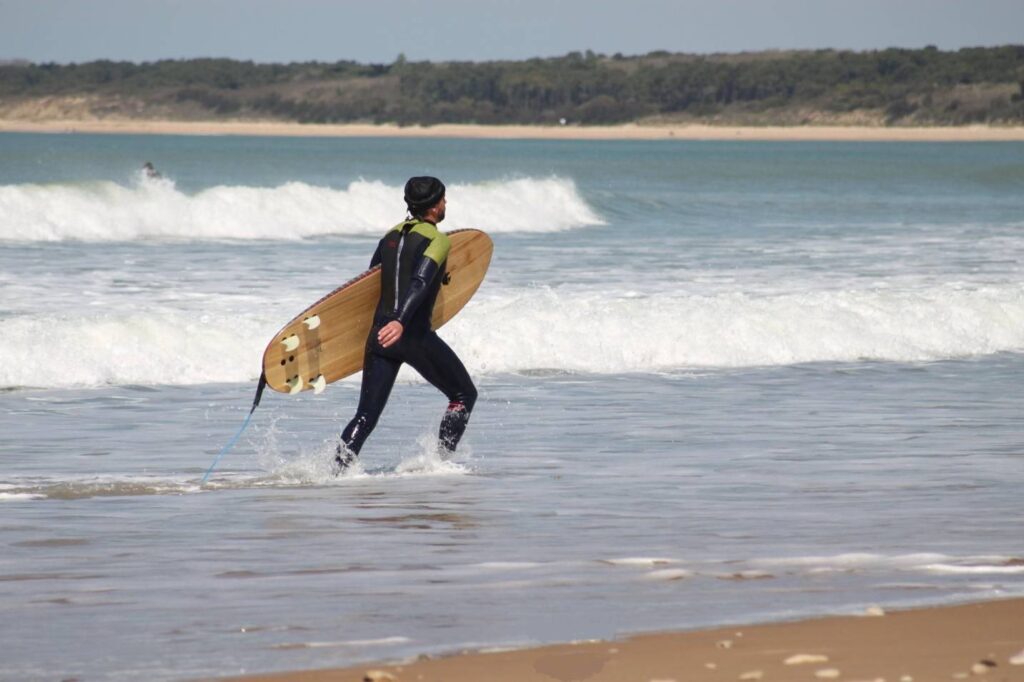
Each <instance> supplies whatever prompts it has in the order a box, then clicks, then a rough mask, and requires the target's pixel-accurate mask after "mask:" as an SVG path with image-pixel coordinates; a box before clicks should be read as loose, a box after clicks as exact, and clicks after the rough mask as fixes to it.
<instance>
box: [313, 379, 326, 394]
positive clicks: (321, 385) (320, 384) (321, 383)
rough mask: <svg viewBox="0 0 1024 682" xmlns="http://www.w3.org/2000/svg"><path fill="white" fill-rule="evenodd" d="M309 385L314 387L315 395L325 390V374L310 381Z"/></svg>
mask: <svg viewBox="0 0 1024 682" xmlns="http://www.w3.org/2000/svg"><path fill="white" fill-rule="evenodd" d="M309 385H310V386H312V387H313V393H314V394H315V395H320V394H321V393H323V392H324V389H325V388H327V379H324V375H323V374H321V375H319V376H317V378H316V379H313V380H312V381H310V382H309Z"/></svg>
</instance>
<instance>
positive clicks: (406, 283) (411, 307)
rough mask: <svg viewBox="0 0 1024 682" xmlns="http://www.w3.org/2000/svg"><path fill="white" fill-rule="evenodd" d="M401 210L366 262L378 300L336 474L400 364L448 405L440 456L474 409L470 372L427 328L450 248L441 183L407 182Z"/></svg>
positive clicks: (355, 450) (380, 406) (354, 451)
mask: <svg viewBox="0 0 1024 682" xmlns="http://www.w3.org/2000/svg"><path fill="white" fill-rule="evenodd" d="M405 203H406V206H407V207H408V209H409V212H408V216H407V218H406V220H405V221H403V222H401V223H399V224H398V225H396V226H395V227H393V228H392V229H391V230H390V231H389V232H388V233H387V234H386V235H384V237H383V238H382V239H381V240H380V243H378V244H377V250H376V251H375V252H374V254H373V258H372V259H371V260H370V267H371V268H372V267H374V266H376V265H380V266H381V291H380V300H379V301H378V302H377V309H376V311H375V312H374V317H373V326H372V327H371V329H370V335H369V336H368V337H367V339H366V350H365V352H364V355H363V383H362V388H361V389H360V392H359V406H358V408H357V409H356V415H355V417H353V418H352V421H350V422H349V423H348V426H346V427H345V429H344V430H343V431H342V432H341V444H340V445H338V453H337V456H336V458H335V461H336V462H337V465H338V467H339V469H340V470H344V469H345V468H347V467H348V466H349V465H350V464H351V463H352V462H353V461H354V460H355V458H356V457H357V456H358V455H359V451H360V450H361V449H362V447H363V443H364V442H365V441H366V439H367V437H368V436H369V435H370V433H371V432H372V431H373V428H374V427H375V426H376V425H377V420H378V419H379V418H380V415H381V412H383V410H384V406H385V405H386V404H387V401H388V397H389V396H390V395H391V388H392V387H393V386H394V384H395V377H396V376H398V370H399V368H400V367H401V366H402V363H406V362H407V363H409V365H411V366H412V368H413V369H415V370H416V371H417V372H419V373H420V375H421V376H422V377H423V378H424V379H426V380H427V381H429V382H430V383H431V384H433V385H434V386H435V387H436V388H438V389H439V390H440V391H441V392H442V393H444V394H445V396H447V398H448V409H447V410H446V411H445V413H444V416H443V417H442V418H441V428H440V430H439V433H438V439H439V441H440V446H441V448H442V450H443V451H444V452H445V453H449V454H450V453H452V452H454V451H455V448H456V446H457V445H458V444H459V439H461V438H462V434H463V432H464V431H465V430H466V425H467V424H468V423H469V414H470V412H472V410H473V404H474V403H475V402H476V397H477V393H476V387H475V386H474V385H473V380H472V379H470V377H469V372H467V371H466V368H465V366H464V365H463V364H462V361H461V360H459V357H458V356H457V355H456V354H455V351H453V350H452V349H451V348H449V347H448V344H446V343H445V342H444V341H442V340H441V338H440V337H439V336H438V335H437V334H436V333H435V332H434V331H433V330H432V329H431V326H430V318H431V316H432V315H433V311H434V302H435V301H436V300H437V294H438V291H439V290H440V288H441V285H442V284H443V279H444V277H445V264H446V261H447V258H448V249H449V246H450V242H449V240H448V237H447V236H446V235H445V234H443V233H442V232H440V231H439V230H438V229H437V224H438V223H440V222H441V221H442V220H444V215H445V205H446V203H447V202H446V199H445V187H444V183H442V182H441V181H440V180H438V179H437V178H433V177H414V178H410V179H409V181H408V182H407V183H406V184H405Z"/></svg>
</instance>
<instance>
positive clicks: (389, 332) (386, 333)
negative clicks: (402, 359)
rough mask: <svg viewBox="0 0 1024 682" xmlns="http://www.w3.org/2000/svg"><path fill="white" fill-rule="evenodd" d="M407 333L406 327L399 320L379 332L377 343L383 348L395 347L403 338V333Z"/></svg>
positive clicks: (388, 324)
mask: <svg viewBox="0 0 1024 682" xmlns="http://www.w3.org/2000/svg"><path fill="white" fill-rule="evenodd" d="M404 331H405V327H403V326H402V323H401V322H399V321H398V320H391V321H390V322H388V323H387V324H386V325H384V326H383V327H381V328H380V331H379V332H377V342H378V343H379V344H380V345H381V347H382V348H387V347H388V346H393V345H394V344H396V343H398V340H399V339H400V338H402V332H404Z"/></svg>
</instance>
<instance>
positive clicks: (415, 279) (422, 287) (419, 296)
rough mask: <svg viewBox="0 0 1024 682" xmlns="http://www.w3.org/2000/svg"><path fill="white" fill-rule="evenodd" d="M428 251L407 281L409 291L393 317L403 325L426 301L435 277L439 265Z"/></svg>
mask: <svg viewBox="0 0 1024 682" xmlns="http://www.w3.org/2000/svg"><path fill="white" fill-rule="evenodd" d="M435 241H436V240H435ZM429 251H430V249H429V248H428V249H427V252H424V254H423V256H422V257H421V258H420V260H419V262H418V263H417V264H416V269H415V270H413V273H412V277H411V278H410V279H409V289H408V291H406V293H405V298H404V299H403V300H402V305H400V306H399V307H398V313H397V315H396V316H395V317H396V319H397V320H398V321H399V322H401V323H402V324H403V325H406V324H408V323H409V319H410V318H411V317H412V316H413V313H415V312H416V310H417V309H418V308H419V307H420V305H422V303H423V301H424V300H426V298H427V294H428V292H429V291H430V285H431V283H432V282H433V281H434V278H435V277H437V271H438V270H439V265H440V264H439V263H435V262H434V260H433V258H432V257H431V256H429V255H428V252H429ZM446 255H447V254H446Z"/></svg>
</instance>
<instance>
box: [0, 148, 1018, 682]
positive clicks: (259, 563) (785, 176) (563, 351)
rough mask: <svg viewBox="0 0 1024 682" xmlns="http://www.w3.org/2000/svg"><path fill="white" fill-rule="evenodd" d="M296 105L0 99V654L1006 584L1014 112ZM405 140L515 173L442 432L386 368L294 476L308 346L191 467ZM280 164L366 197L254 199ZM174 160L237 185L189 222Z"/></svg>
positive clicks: (1012, 475)
mask: <svg viewBox="0 0 1024 682" xmlns="http://www.w3.org/2000/svg"><path fill="white" fill-rule="evenodd" d="M315 142H316V144H314V141H310V140H248V141H247V140H235V139H217V138H181V139H177V138H145V137H141V138H130V137H129V138H120V137H118V138H102V137H88V136H74V137H64V136H56V137H37V136H10V135H8V136H0V150H4V151H5V152H9V154H6V155H4V156H0V159H11V158H15V157H14V156H11V155H10V154H14V153H17V154H21V157H20V158H23V159H28V160H30V161H32V163H26V164H22V165H19V166H17V167H15V166H13V165H11V164H10V163H9V162H8V161H0V183H3V184H0V234H2V235H3V238H0V265H2V267H0V289H2V291H3V295H2V296H0V301H2V303H0V331H2V332H3V333H4V336H5V337H6V338H7V340H8V343H7V344H6V345H4V346H2V347H0V384H2V385H3V386H4V390H3V392H0V433H3V434H4V436H3V438H2V439H0V458H2V462H3V471H2V473H0V511H2V517H0V544H2V545H3V547H4V551H3V552H2V553H0V599H2V602H0V603H2V604H3V605H4V617H3V618H2V619H0V641H3V642H4V643H5V647H4V648H5V652H4V656H3V662H2V663H0V678H2V679H11V680H25V679H55V678H58V677H71V676H73V677H76V678H79V679H82V680H116V679H125V680H128V679H140V678H141V677H145V678H146V679H155V680H161V679H187V678H194V677H201V676H211V675H226V674H230V673H238V672H243V671H250V672H255V671H270V670H289V669H297V668H307V667H327V666H333V665H345V664H351V663H355V662H360V661H368V660H377V659H391V658H401V657H406V656H415V655H417V654H419V653H422V652H433V653H439V652H446V651H452V650H458V649H462V648H466V647H495V646H515V645H524V644H532V643H540V642H552V641H566V640H572V639H583V638H590V637H614V636H618V635H623V634H627V633H632V632H638V631H646V630H657V629H663V628H694V627H703V626H708V625H713V624H720V623H731V622H735V623H739V622H750V621H755V620H769V619H785V618H794V617H798V616H803V615H817V614H825V613H837V612H839V613H856V612H862V611H863V610H864V609H865V608H866V607H867V606H868V605H871V604H881V605H883V606H886V607H893V606H900V605H916V604H939V603H948V602H955V601H963V600H968V599H984V598H992V597H997V596H1005V595H1019V594H1021V593H1024V541H1022V536H1021V534H1020V521H1021V513H1022V507H1021V503H1020V490H1021V487H1022V483H1024V470H1022V468H1021V461H1022V459H1021V458H1022V456H1024V451H1022V445H1021V439H1020V428H1019V426H1020V415H1021V414H1022V413H1024V412H1022V408H1024V397H1022V394H1021V391H1020V390H1019V389H1018V384H1019V381H1018V380H1017V378H1018V377H1019V376H1020V375H1021V371H1022V369H1024V353H1022V351H1024V331H1022V330H1024V289H1022V287H1021V284H1020V282H1021V279H1020V273H1021V264H1022V258H1024V237H1021V236H1020V233H1019V230H1020V227H1021V222H1020V220H1021V219H1020V216H1021V215H1024V213H1022V212H1021V209H1022V208H1024V205H1022V200H1021V196H1024V193H1022V192H1021V191H1020V190H1021V189H1022V180H1024V154H1022V153H1021V152H1024V146H1022V145H948V146H943V145H912V144H906V145H905V144H892V145H854V144H845V145H844V144H834V145H827V144H793V145H772V144H758V143H743V144H739V143H737V144H730V143H704V144H700V143H653V144H637V143H572V144H564V143H495V142H458V143H452V144H450V145H444V144H439V143H437V142H436V141H419V142H417V141H363V140H326V141H315ZM499 153H500V156H499ZM158 154H164V156H159V155H158ZM145 158H150V159H152V160H154V161H155V162H157V166H158V167H160V168H162V169H163V170H164V171H165V172H166V173H167V174H168V176H169V177H168V183H167V184H160V185H153V184H152V183H146V182H144V181H139V180H138V179H137V178H135V177H134V175H133V174H134V172H135V166H136V161H137V160H139V159H145ZM409 158H412V159H419V160H423V159H430V163H431V164H433V165H432V166H430V169H431V170H433V171H434V172H438V173H439V174H443V171H447V170H452V171H453V172H452V173H451V174H450V175H451V177H452V179H453V180H454V183H453V184H454V187H453V188H452V190H450V194H451V200H452V203H453V204H455V205H457V204H456V202H457V201H458V196H459V194H458V192H456V191H455V187H458V186H460V185H461V186H462V187H463V190H462V191H463V194H462V196H463V197H472V198H471V199H466V200H465V202H466V203H467V204H468V205H467V206H465V208H466V209H467V210H468V211H469V215H473V214H474V213H475V214H477V215H489V214H495V215H496V216H502V215H504V213H505V212H507V211H508V210H509V209H508V208H507V207H505V205H504V204H503V203H502V202H504V201H506V200H507V197H506V196H505V195H504V194H503V193H502V189H501V188H502V186H503V185H502V184H501V182H499V181H500V180H501V179H502V178H503V177H516V178H519V179H520V180H521V181H522V182H521V183H520V185H518V186H517V190H516V191H517V192H518V194H517V195H516V198H515V200H516V201H518V202H520V203H525V202H527V198H524V197H530V196H532V197H534V198H535V201H533V205H532V206H531V208H530V211H529V215H530V216H532V218H531V220H532V221H533V228H536V229H535V230H534V231H526V230H525V229H524V228H522V227H521V225H519V224H518V223H516V222H515V221H514V220H513V221H509V222H502V221H500V220H497V219H495V222H494V224H495V227H494V228H493V229H491V231H492V232H493V233H494V236H495V242H496V252H495V260H494V263H493V265H492V270H491V273H490V274H489V276H488V279H487V281H486V283H485V285H484V287H483V288H482V289H481V291H480V293H479V295H478V297H477V299H475V300H474V301H473V302H472V303H471V304H470V306H469V307H467V309H466V310H465V311H464V313H463V314H461V315H460V316H459V318H457V319H456V320H455V321H454V322H453V323H452V324H451V325H450V326H449V327H446V328H445V330H442V336H444V337H445V338H446V339H448V340H449V342H450V343H451V344H452V346H453V347H455V348H456V350H457V351H458V352H459V353H460V355H462V357H463V358H464V359H465V360H466V363H467V365H468V366H469V369H470V371H471V373H472V374H473V375H474V377H475V378H476V379H477V381H478V384H479V388H480V396H481V397H480V402H479V403H478V407H477V409H476V411H475V412H474V415H473V420H472V423H471V426H470V429H469V432H468V435H467V439H466V442H465V447H463V448H462V449H461V450H460V453H459V455H458V456H457V457H456V458H455V460H453V461H451V462H442V461H441V460H439V459H438V458H437V457H436V455H435V454H433V452H432V443H431V441H432V434H433V432H434V430H435V429H436V425H437V424H436V422H437V419H438V418H439V417H440V413H441V411H442V410H443V409H444V405H445V400H444V398H443V397H442V396H440V395H438V394H437V393H436V391H434V390H433V389H432V388H430V387H429V386H426V385H424V384H423V383H421V382H418V381H417V380H416V379H415V378H414V377H412V376H410V375H405V376H404V377H403V378H402V379H401V380H400V384H399V386H397V387H396V390H395V393H394V395H393V398H392V401H391V403H390V404H389V406H388V410H387V411H386V412H385V415H384V418H383V419H382V422H381V425H380V427H378V430H377V431H376V432H375V433H374V434H373V436H372V438H371V439H370V441H369V442H368V444H367V446H366V449H365V450H364V457H363V460H362V462H361V465H360V468H359V469H358V470H357V471H356V472H354V473H351V474H348V475H346V476H343V477H341V478H334V477H333V476H332V475H331V472H330V469H329V466H328V462H329V458H330V452H331V450H332V449H333V445H334V443H335V438H336V437H337V432H338V429H339V427H340V426H341V425H342V424H343V423H344V422H345V421H346V420H347V419H348V417H349V416H350V414H351V412H352V410H353V408H354V405H355V402H356V398H357V393H358V383H356V382H355V381H345V382H341V383H339V384H336V385H334V386H332V387H330V388H329V389H328V391H327V392H326V393H324V394H323V395H321V396H310V395H307V394H304V395H302V396H299V397H289V396H281V395H277V394H271V393H268V394H267V395H266V396H265V397H264V402H263V404H262V405H261V407H260V408H259V409H258V410H257V411H256V412H255V414H254V416H253V420H252V425H251V426H250V427H249V429H248V430H247V431H246V432H245V433H244V434H243V436H242V438H241V439H240V441H239V443H238V445H237V446H236V447H235V449H234V450H233V451H231V452H230V453H228V454H227V455H226V456H225V457H224V459H223V461H222V462H221V464H220V465H219V467H218V468H217V469H216V470H215V471H214V473H213V475H212V477H211V480H210V483H209V484H208V485H207V486H200V485H199V481H200V479H201V477H202V475H203V473H204V472H205V471H206V468H207V467H208V466H209V465H210V463H211V461H212V460H213V458H214V456H215V455H216V454H217V453H218V451H219V450H220V448H221V447H222V446H223V445H224V444H225V443H226V442H227V441H228V440H229V439H230V437H231V435H232V434H233V433H234V432H235V431H236V430H237V429H238V427H239V426H240V425H241V424H242V421H243V419H244V417H245V415H246V413H247V411H248V407H249V402H250V400H251V397H252V391H253V389H254V379H255V375H256V374H258V367H259V357H260V353H261V352H262V348H263V344H264V343H265V342H266V340H267V339H269V338H270V336H271V335H272V334H273V332H274V331H275V330H276V329H277V327H278V326H279V325H280V324H281V323H283V322H284V321H286V320H287V319H288V318H289V317H291V315H293V314H294V313H295V312H296V311H297V309H300V308H301V307H303V306H304V305H306V304H308V303H309V302H310V300H312V299H313V298H315V297H317V296H319V295H320V294H322V293H323V292H324V291H326V290H329V289H331V288H333V287H334V286H337V284H338V283H339V282H340V281H343V280H344V279H347V278H348V277H349V276H350V275H351V274H353V272H354V271H358V270H359V269H360V268H361V267H363V265H364V263H363V261H364V260H366V259H367V257H368V256H369V251H370V250H371V249H372V244H373V241H374V238H373V236H372V233H373V232H374V229H372V227H373V226H372V223H373V222H374V220H376V216H378V215H379V216H381V218H380V219H381V220H384V218H385V217H386V216H387V213H388V204H387V201H390V199H389V197H391V195H393V194H394V193H395V192H396V191H398V188H399V185H400V182H401V180H400V178H402V177H403V176H404V175H407V174H409V172H410V171H408V167H409V161H408V159H409ZM498 158H500V159H502V163H498V161H497V160H496V159H498ZM598 162H600V163H598ZM140 163H141V162H140ZM171 169H173V175H174V177H172V170H171ZM456 169H457V170H456ZM357 170H358V171H359V173H358V174H356V171H357ZM360 176H361V177H363V179H364V181H365V182H367V183H371V184H372V183H377V184H379V185H380V186H379V187H377V189H378V190H380V197H377V198H375V197H376V194H374V193H372V192H371V193H370V194H364V193H361V192H362V190H361V189H360V187H362V186H361V185H356V186H353V185H352V184H351V183H352V182H354V181H358V178H359V177H360ZM446 177H448V175H446ZM83 182H87V183H92V185H90V187H89V188H86V189H85V190H82V189H81V185H82V183H83ZM287 182H292V183H300V184H301V185H303V187H293V188H292V189H291V190H280V189H279V188H280V187H281V185H282V183H287ZM28 183H36V184H37V185H39V186H38V187H36V186H33V187H29V186H28ZM96 183H100V184H101V186H100V187H99V188H98V189H97V188H96ZM102 183H108V184H106V185H103V184H102ZM305 187H312V188H320V190H321V191H320V193H319V196H320V197H321V198H322V197H324V196H326V197H327V198H328V199H327V200H328V201H334V202H337V203H338V204H339V205H341V204H345V202H348V204H347V205H348V206H349V209H348V211H350V212H355V213H360V212H361V213H364V214H366V215H368V216H370V218H367V219H366V220H365V221H364V222H365V224H363V222H360V221H359V220H353V221H351V222H349V221H346V220H342V219H341V218H344V216H345V215H347V213H346V212H345V211H340V212H335V213H331V212H329V211H322V210H321V209H322V204H321V202H319V201H310V202H309V203H308V205H307V204H304V203H303V201H296V202H295V203H294V204H293V206H295V207H299V209H302V210H305V211H306V212H308V213H309V215H308V216H303V215H300V216H299V218H297V219H294V220H291V219H290V218H289V217H288V216H289V214H288V212H287V211H285V210H284V209H282V208H281V206H282V204H286V203H287V201H284V199H287V195H288V194H289V193H299V194H302V193H303V192H306V191H307V190H306V189H305ZM232 188H244V191H237V192H236V191H235V190H234V189H232ZM260 188H265V189H267V190H268V191H270V193H269V194H260V192H261V191H263V190H261V189H260ZM381 188H383V189H381ZM72 190H73V191H74V192H79V191H80V190H81V191H84V195H82V196H84V199H83V198H82V196H76V197H75V198H73V200H72V198H69V192H71V191H72ZM211 191H212V192H214V193H215V194H219V195H221V196H222V197H227V199H228V203H229V204H232V203H237V204H239V205H241V206H242V208H240V209H239V214H240V215H255V214H256V213H257V212H258V211H257V208H258V209H259V211H264V212H269V213H270V214H272V215H271V217H270V218H267V219H266V221H265V222H263V223H260V222H259V221H249V220H247V219H246V220H240V221H239V222H238V223H237V224H236V225H234V226H233V227H231V229H232V230H235V231H234V232H233V233H232V234H231V235H229V236H225V234H223V230H224V229H225V228H224V223H223V222H222V221H221V217H222V216H223V215H224V213H223V212H222V210H221V207H219V206H218V205H217V203H216V201H212V200H210V199H209V197H208V196H207V197H203V196H201V195H202V194H203V193H204V192H211ZM282 197H284V199H283V198H282ZM381 197H382V198H381ZM64 201H68V202H72V201H73V202H77V203H72V204H69V205H72V206H73V207H74V209H75V211H78V212H79V214H76V213H74V211H69V212H66V213H62V212H60V211H58V212H56V213H54V212H52V211H51V209H53V208H54V207H58V208H59V207H60V206H61V205H62V202H64ZM154 206H155V208H154ZM254 206H255V208H254ZM303 207H304V208H303ZM566 207H569V208H570V209H571V211H570V210H567V208H566ZM151 209H152V210H151ZM288 210H289V211H290V210H292V209H288ZM318 211H320V212H319V213H318ZM147 212H148V213H147ZM189 212H191V215H190V217H189V219H190V220H191V222H190V223H189V224H188V229H187V231H185V232H180V231H179V232H178V233H175V230H176V229H178V227H177V226H178V221H176V220H175V219H172V218H173V217H174V216H179V217H180V216H184V215H185V214H188V213H189ZM275 212H276V213H275ZM145 215H149V216H150V217H151V222H149V223H146V224H148V225H149V227H148V228H146V229H141V228H140V227H139V226H140V225H142V224H143V223H145V220H143V219H142V218H141V217H140V216H145ZM339 216H340V218H339ZM567 216H568V217H567ZM303 217H308V218H309V223H307V224H313V223H316V224H319V225H327V224H328V222H329V221H328V217H332V219H337V221H338V223H340V226H339V227H337V228H336V229H335V230H333V231H331V230H330V229H329V230H328V232H327V233H322V232H317V231H314V232H310V231H308V229H307V228H305V227H301V226H300V223H303V220H302V218H303ZM399 217H400V216H399ZM115 218H117V219H120V220H122V222H120V223H117V224H116V225H115V226H114V227H113V228H109V230H110V231H108V232H103V229H107V228H102V227H101V229H100V230H99V232H97V231H96V229H94V227H91V226H89V225H100V226H102V225H104V224H108V223H106V222H105V221H109V220H112V219H115ZM290 220H291V222H289V221H290ZM458 220H459V218H458V214H456V213H454V212H453V215H452V221H453V223H458ZM474 220H477V219H474ZM90 221H92V222H91V223H90ZM275 221H276V222H277V223H278V224H282V225H293V226H296V227H295V232H293V233H290V234H289V235H286V236H288V239H286V240H268V239H267V238H266V237H265V235H264V234H263V233H262V232H261V230H264V229H265V226H266V225H272V224H274V223H275ZM559 221H567V222H559ZM386 222H387V221H385V223H386ZM475 224H476V226H479V227H485V228H486V227H489V224H487V223H484V222H476V223H475ZM352 225H355V227H351V226H352ZM458 226H459V224H453V225H452V227H453V228H454V227H458ZM328 227H329V225H328ZM385 227H386V224H385ZM115 228H116V229H115ZM541 228H542V229H541ZM318 229H319V228H318ZM133 230H134V231H133ZM147 230H148V231H147ZM204 230H208V231H205V232H204ZM304 230H305V231H304ZM536 230H540V231H536ZM157 235H163V236H157ZM169 235H170V236H169ZM300 237H301V238H300ZM296 263H302V266H301V267H295V264H296Z"/></svg>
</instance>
